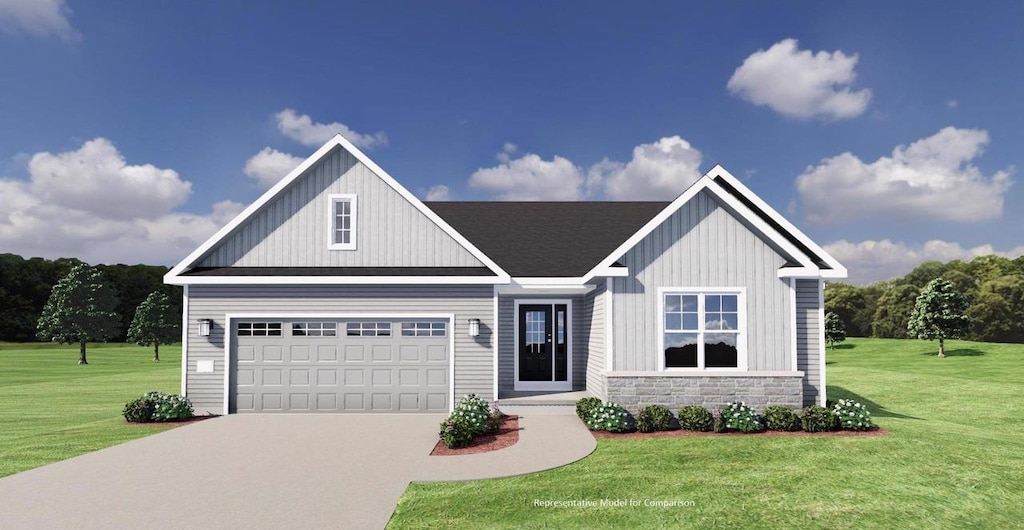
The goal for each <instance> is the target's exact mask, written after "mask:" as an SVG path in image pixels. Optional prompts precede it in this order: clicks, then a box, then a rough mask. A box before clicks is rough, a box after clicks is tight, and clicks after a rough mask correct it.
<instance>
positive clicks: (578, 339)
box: [498, 295, 589, 397]
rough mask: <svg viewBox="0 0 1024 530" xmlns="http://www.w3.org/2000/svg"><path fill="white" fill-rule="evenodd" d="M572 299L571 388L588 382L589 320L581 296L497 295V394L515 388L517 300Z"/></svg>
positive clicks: (582, 387)
mask: <svg viewBox="0 0 1024 530" xmlns="http://www.w3.org/2000/svg"><path fill="white" fill-rule="evenodd" d="M531 299H543V300H551V299H558V300H561V299H566V300H572V352H571V354H572V359H571V361H570V362H571V363H572V388H573V389H574V390H582V389H584V388H585V387H586V384H587V375H586V371H587V351H588V348H589V339H588V338H587V335H586V333H587V330H588V327H589V322H588V321H587V319H586V317H585V316H584V315H585V314H586V313H585V308H586V302H585V300H584V297H582V296H558V295H537V296H522V295H502V296H499V297H498V334H499V335H498V396H499V397H501V396H502V395H508V394H507V393H509V392H514V391H515V381H516V374H515V370H516V367H515V362H516V361H515V355H516V351H515V350H516V310H515V302H516V300H522V301H526V300H531Z"/></svg>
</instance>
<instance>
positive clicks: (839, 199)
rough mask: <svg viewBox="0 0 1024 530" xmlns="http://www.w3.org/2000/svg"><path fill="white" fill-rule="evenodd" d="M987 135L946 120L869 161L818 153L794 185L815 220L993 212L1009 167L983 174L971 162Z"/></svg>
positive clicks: (998, 208)
mask: <svg viewBox="0 0 1024 530" xmlns="http://www.w3.org/2000/svg"><path fill="white" fill-rule="evenodd" d="M988 142H989V136H988V132H986V131H983V130H979V129H955V128H953V127H946V128H945V129H942V130H941V131H939V132H938V133H936V134H934V135H932V136H929V137H928V138H924V139H921V140H918V141H916V142H914V143H912V144H910V146H902V145H901V146H897V147H896V149H894V150H893V152H892V156H891V157H881V158H879V159H878V160H876V161H874V162H871V163H865V162H863V161H861V160H860V159H859V158H857V157H856V156H854V155H853V154H851V153H848V152H847V153H843V154H841V155H839V156H835V157H832V158H827V159H824V160H822V161H821V163H820V164H818V165H817V166H813V167H811V166H809V167H808V168H807V170H806V171H804V173H803V174H802V175H800V176H799V177H797V179H796V187H797V190H798V191H799V192H800V196H801V198H802V200H803V203H804V211H805V213H806V214H807V218H808V219H809V220H810V221H811V222H814V223H832V222H839V221H848V220H853V219H878V218H886V219H897V220H910V219H914V220H945V221H981V220H986V219H994V218H998V217H999V216H1000V215H1001V214H1002V211H1003V195H1004V194H1005V193H1006V191H1007V190H1009V188H1010V185H1011V184H1012V181H1011V179H1010V175H1011V174H1012V172H1013V168H1012V167H1010V168H1007V169H1005V170H1001V171H997V172H995V173H994V174H992V175H991V176H985V175H984V174H982V173H981V171H980V170H979V169H978V168H977V167H975V166H973V165H971V164H970V161H972V160H974V159H975V158H977V157H978V156H980V155H981V153H982V151H983V147H984V146H985V145H986V144H988Z"/></svg>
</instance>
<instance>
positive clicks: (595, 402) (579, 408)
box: [576, 397, 601, 422]
mask: <svg viewBox="0 0 1024 530" xmlns="http://www.w3.org/2000/svg"><path fill="white" fill-rule="evenodd" d="M600 407H601V400H600V399H598V398H596V397H585V398H583V399H581V400H579V401H577V402H576V415H577V416H579V417H580V419H581V420H583V421H584V422H585V421H587V418H589V417H590V413H591V412H593V411H594V409H598V408H600Z"/></svg>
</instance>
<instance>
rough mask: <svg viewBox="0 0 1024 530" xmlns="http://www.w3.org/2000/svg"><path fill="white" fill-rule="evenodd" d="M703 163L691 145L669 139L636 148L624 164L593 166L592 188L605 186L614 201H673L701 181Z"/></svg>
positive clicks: (614, 163) (605, 162) (674, 137)
mask: <svg viewBox="0 0 1024 530" xmlns="http://www.w3.org/2000/svg"><path fill="white" fill-rule="evenodd" d="M700 161H701V153H700V151H698V150H697V149H695V148H693V147H692V146H691V145H690V143H689V142H687V141H686V140H683V139H682V138H680V137H678V136H669V137H667V138H662V139H660V140H658V141H657V142H654V143H651V144H641V145H638V146H636V147H634V148H633V159H632V160H630V161H629V162H627V163H625V164H622V163H619V162H611V161H609V160H607V159H605V160H602V161H601V162H598V163H597V164H594V166H592V167H591V171H590V172H589V174H588V177H589V179H590V181H589V184H590V185H591V186H592V187H593V186H594V185H595V184H596V183H597V182H603V184H604V191H605V195H606V196H607V197H608V198H609V199H611V200H617V201H624V200H660V201H670V200H672V199H675V198H676V197H677V196H678V195H679V194H680V193H682V192H683V190H685V189H686V188H687V187H688V186H690V184H693V183H694V182H696V181H697V179H699V178H700V176H701V173H700Z"/></svg>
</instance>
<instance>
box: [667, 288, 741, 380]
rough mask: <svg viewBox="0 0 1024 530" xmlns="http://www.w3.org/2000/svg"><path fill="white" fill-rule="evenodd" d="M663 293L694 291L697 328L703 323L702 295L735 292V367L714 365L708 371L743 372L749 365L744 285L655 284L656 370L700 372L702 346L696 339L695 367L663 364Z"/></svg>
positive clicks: (702, 365)
mask: <svg viewBox="0 0 1024 530" xmlns="http://www.w3.org/2000/svg"><path fill="white" fill-rule="evenodd" d="M667 294H696V295H698V302H697V312H698V313H697V321H698V322H697V325H698V329H700V328H703V326H704V320H705V319H704V296H705V295H709V294H711V295H715V294H734V295H736V310H737V311H736V313H737V314H736V327H737V328H738V329H737V333H736V335H737V340H736V365H737V366H736V367H735V368H722V367H715V368H712V369H711V370H710V371H717V372H745V371H747V366H748V365H749V363H748V359H747V355H748V352H747V335H748V334H749V332H748V331H747V312H748V308H747V288H746V287H659V288H658V370H659V371H661V372H675V371H688V372H704V371H707V370H706V368H705V366H704V359H705V357H704V355H702V354H701V353H702V352H703V351H704V347H703V346H702V345H701V343H700V342H698V343H697V368H669V367H666V366H665V295H667ZM713 332H714V330H703V329H702V330H700V331H697V334H698V335H702V334H704V333H713Z"/></svg>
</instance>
